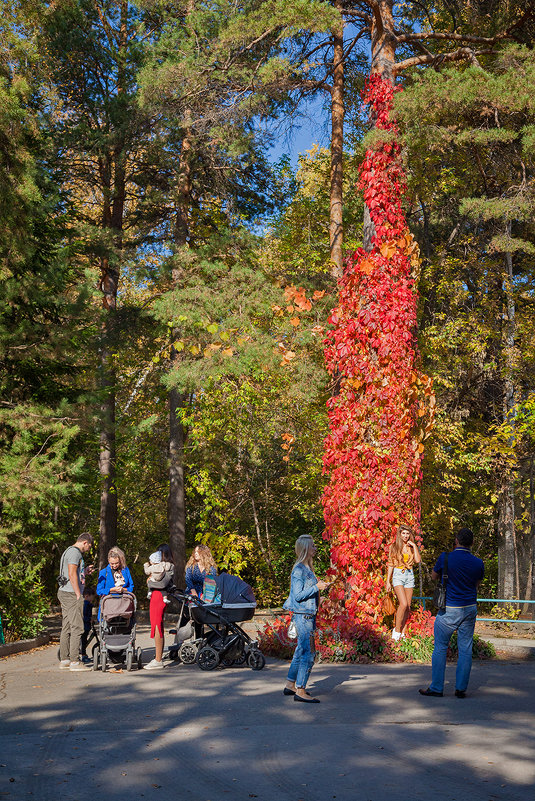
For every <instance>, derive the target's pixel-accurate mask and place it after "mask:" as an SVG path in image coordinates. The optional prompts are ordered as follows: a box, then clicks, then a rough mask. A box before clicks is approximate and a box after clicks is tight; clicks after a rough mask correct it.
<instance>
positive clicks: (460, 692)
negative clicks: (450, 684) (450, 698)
mask: <svg viewBox="0 0 535 801" xmlns="http://www.w3.org/2000/svg"><path fill="white" fill-rule="evenodd" d="M455 698H466V690H455Z"/></svg>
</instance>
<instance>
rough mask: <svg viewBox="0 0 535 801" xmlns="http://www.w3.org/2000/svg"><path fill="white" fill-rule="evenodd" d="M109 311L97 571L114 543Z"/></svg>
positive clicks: (103, 357)
mask: <svg viewBox="0 0 535 801" xmlns="http://www.w3.org/2000/svg"><path fill="white" fill-rule="evenodd" d="M113 313H114V312H113V310H111V309H108V312H107V315H106V321H105V324H104V326H103V334H102V347H101V351H100V389H101V391H102V393H103V395H104V397H103V399H102V403H101V405H100V453H99V465H98V466H99V473H100V479H101V492H100V536H99V555H98V562H99V567H100V568H102V567H104V566H105V565H106V564H107V561H108V551H109V549H110V548H111V547H113V546H114V545H115V544H116V542H117V490H116V486H115V368H114V361H113V345H112V342H113V327H114V326H113V318H112V315H113Z"/></svg>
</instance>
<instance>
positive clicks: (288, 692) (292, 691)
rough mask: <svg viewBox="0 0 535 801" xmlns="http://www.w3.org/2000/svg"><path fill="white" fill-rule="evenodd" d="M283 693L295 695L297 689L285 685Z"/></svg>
mask: <svg viewBox="0 0 535 801" xmlns="http://www.w3.org/2000/svg"><path fill="white" fill-rule="evenodd" d="M282 694H283V695H295V690H289V689H288V687H285V688H284V690H283V691H282Z"/></svg>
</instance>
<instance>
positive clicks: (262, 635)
mask: <svg viewBox="0 0 535 801" xmlns="http://www.w3.org/2000/svg"><path fill="white" fill-rule="evenodd" d="M290 619H291V618H290V615H283V616H281V617H277V618H276V619H275V620H273V621H271V622H269V623H266V624H265V626H264V628H263V630H261V631H260V632H259V635H258V642H259V646H260V648H261V649H262V651H264V653H266V654H269V655H271V656H275V657H278V658H279V659H291V658H292V656H293V652H294V648H295V640H290V639H289V638H288V625H289V623H290ZM433 622H434V617H433V615H432V614H431V613H430V612H429V611H424V610H423V609H422V608H421V607H418V609H416V610H415V611H414V612H413V613H412V614H411V618H410V620H409V623H408V624H407V628H406V637H405V638H404V639H402V640H398V641H394V640H392V639H391V638H390V636H389V634H388V632H387V631H386V629H385V628H384V627H382V626H373V625H372V624H369V623H361V624H359V623H350V622H348V621H344V620H340V621H337V622H336V623H334V624H333V623H332V622H328V623H326V622H323V623H322V622H321V620H320V621H319V627H318V632H317V637H316V648H317V654H318V661H320V662H352V663H363V664H367V663H369V662H404V661H405V662H430V661H431V656H432V654H433V643H434V639H433ZM457 651H458V649H457V633H455V634H454V635H453V637H452V638H451V641H450V647H449V649H448V658H449V659H454V658H456V656H457ZM473 654H474V658H475V659H490V658H492V657H493V656H494V655H495V651H494V648H493V646H492V645H491V644H490V643H487V642H485V641H484V640H481V639H480V638H479V637H478V636H477V635H475V636H474V648H473Z"/></svg>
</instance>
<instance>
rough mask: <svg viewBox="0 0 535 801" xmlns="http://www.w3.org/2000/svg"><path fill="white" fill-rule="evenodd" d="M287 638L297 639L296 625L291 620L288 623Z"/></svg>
mask: <svg viewBox="0 0 535 801" xmlns="http://www.w3.org/2000/svg"><path fill="white" fill-rule="evenodd" d="M288 639H289V640H297V626H296V625H295V623H294V622H293V618H292V620H290V625H289V626H288Z"/></svg>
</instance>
